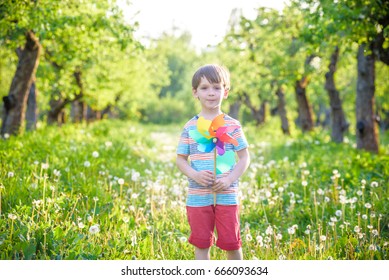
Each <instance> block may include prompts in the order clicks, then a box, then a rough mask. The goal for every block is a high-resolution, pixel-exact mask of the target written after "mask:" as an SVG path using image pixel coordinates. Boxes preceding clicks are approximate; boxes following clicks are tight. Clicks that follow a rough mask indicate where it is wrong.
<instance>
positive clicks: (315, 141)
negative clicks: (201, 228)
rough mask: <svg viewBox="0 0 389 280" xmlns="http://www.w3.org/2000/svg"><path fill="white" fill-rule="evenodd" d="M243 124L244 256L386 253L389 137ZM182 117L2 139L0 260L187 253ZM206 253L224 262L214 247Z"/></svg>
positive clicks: (380, 256) (180, 256)
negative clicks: (336, 138) (336, 137)
mask: <svg viewBox="0 0 389 280" xmlns="http://www.w3.org/2000/svg"><path fill="white" fill-rule="evenodd" d="M278 127H279V124H278V123H277V122H276V121H272V120H271V121H270V122H268V123H266V124H265V125H264V126H262V127H260V128H255V127H250V126H247V127H246V128H245V133H246V136H247V138H248V140H249V143H250V154H251V165H250V167H249V169H248V171H247V172H246V173H245V175H244V176H243V177H242V178H241V181H240V195H239V197H240V201H241V206H240V208H241V235H242V239H243V252H244V258H245V259H265V260H302V259H303V260H327V259H334V260H361V259H367V260H387V259H389V215H388V214H389V188H388V186H389V179H388V178H389V137H388V133H386V134H382V135H381V152H380V154H379V155H375V154H371V153H367V152H363V151H360V150H357V149H355V140H354V139H353V137H352V135H348V136H347V137H348V138H347V139H346V141H345V143H343V144H334V143H332V142H331V141H330V136H329V135H330V132H329V131H325V130H324V131H322V130H318V129H317V130H316V131H314V132H312V133H307V134H301V133H299V132H297V131H295V132H293V134H294V135H293V137H287V136H283V135H282V134H281V132H280V129H279V128H278ZM180 130H181V127H180V126H179V125H169V126H156V125H149V124H147V125H145V124H139V123H133V122H125V121H114V120H105V121H101V122H98V123H92V124H89V125H74V124H72V125H64V126H63V127H61V128H58V127H44V128H41V129H39V130H38V131H35V132H29V133H26V134H24V135H23V136H20V137H11V138H10V139H7V140H6V141H5V140H1V141H0V162H1V168H0V259H3V260H11V259H55V260H63V259H67V260H78V259H92V260H97V259H98V260H135V259H136V260H162V259H163V260H187V259H193V248H192V246H191V245H190V244H189V243H188V242H187V238H188V235H189V226H188V224H187V222H186V212H185V211H186V210H185V197H186V188H187V181H186V178H185V177H184V176H183V175H181V173H180V172H179V171H178V169H177V168H176V166H175V149H176V144H177V141H178V137H179V134H180ZM211 258H212V259H225V254H224V252H222V251H221V250H220V249H218V248H216V247H215V248H213V249H212V250H211Z"/></svg>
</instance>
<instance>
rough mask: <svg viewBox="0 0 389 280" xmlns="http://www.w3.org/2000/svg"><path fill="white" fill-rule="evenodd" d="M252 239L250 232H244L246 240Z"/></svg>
mask: <svg viewBox="0 0 389 280" xmlns="http://www.w3.org/2000/svg"><path fill="white" fill-rule="evenodd" d="M252 240H253V237H252V236H251V234H250V233H247V234H246V241H248V242H250V241H252Z"/></svg>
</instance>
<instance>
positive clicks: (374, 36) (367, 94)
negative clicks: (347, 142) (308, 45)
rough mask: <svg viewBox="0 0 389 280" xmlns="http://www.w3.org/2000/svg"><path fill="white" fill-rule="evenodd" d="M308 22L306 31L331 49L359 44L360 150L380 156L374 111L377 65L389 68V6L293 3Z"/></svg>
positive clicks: (350, 1) (315, 0) (342, 0)
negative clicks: (378, 153)
mask: <svg viewBox="0 0 389 280" xmlns="http://www.w3.org/2000/svg"><path fill="white" fill-rule="evenodd" d="M294 2H295V4H297V5H298V6H299V7H300V8H301V10H302V11H303V12H304V14H305V17H306V18H307V21H306V22H307V24H306V26H305V30H307V31H308V32H313V33H314V34H315V36H316V37H317V39H319V40H320V38H321V39H324V38H326V40H327V41H328V43H329V44H330V45H333V46H334V45H339V44H342V45H344V46H350V45H351V44H355V43H356V44H358V46H359V47H358V53H357V60H358V67H357V71H358V80H357V90H356V93H357V94H356V95H357V98H356V136H357V148H358V149H365V150H368V151H372V152H378V149H379V140H378V133H377V125H376V121H375V120H376V118H375V109H374V103H375V102H374V96H375V76H376V74H375V63H376V60H377V59H378V60H381V61H382V62H383V63H385V64H386V65H389V48H388V41H389V38H388V25H389V17H388V13H389V2H388V1H379V0H369V1H362V0H339V1H336V2H335V3H334V1H330V0H320V1H319V0H306V1H294Z"/></svg>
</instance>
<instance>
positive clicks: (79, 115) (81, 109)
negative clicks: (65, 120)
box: [71, 69, 87, 123]
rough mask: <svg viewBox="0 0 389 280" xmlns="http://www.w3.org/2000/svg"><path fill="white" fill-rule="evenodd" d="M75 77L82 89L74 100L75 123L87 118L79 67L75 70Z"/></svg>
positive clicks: (72, 114)
mask: <svg viewBox="0 0 389 280" xmlns="http://www.w3.org/2000/svg"><path fill="white" fill-rule="evenodd" d="M74 78H75V79H76V83H77V85H78V87H79V90H80V91H79V94H77V97H76V98H75V100H74V101H73V102H72V108H71V116H72V120H73V122H74V123H80V122H82V121H84V120H86V114H87V106H86V103H85V102H84V101H83V100H82V98H83V96H84V87H83V83H82V73H81V71H80V70H79V69H78V70H76V71H75V72H74Z"/></svg>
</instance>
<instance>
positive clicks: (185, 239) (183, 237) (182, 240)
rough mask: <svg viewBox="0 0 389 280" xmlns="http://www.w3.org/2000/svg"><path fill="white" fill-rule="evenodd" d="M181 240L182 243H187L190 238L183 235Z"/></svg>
mask: <svg viewBox="0 0 389 280" xmlns="http://www.w3.org/2000/svg"><path fill="white" fill-rule="evenodd" d="M179 240H180V242H181V243H185V242H186V241H187V240H188V239H187V238H186V237H185V236H181V237H180V239H179Z"/></svg>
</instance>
